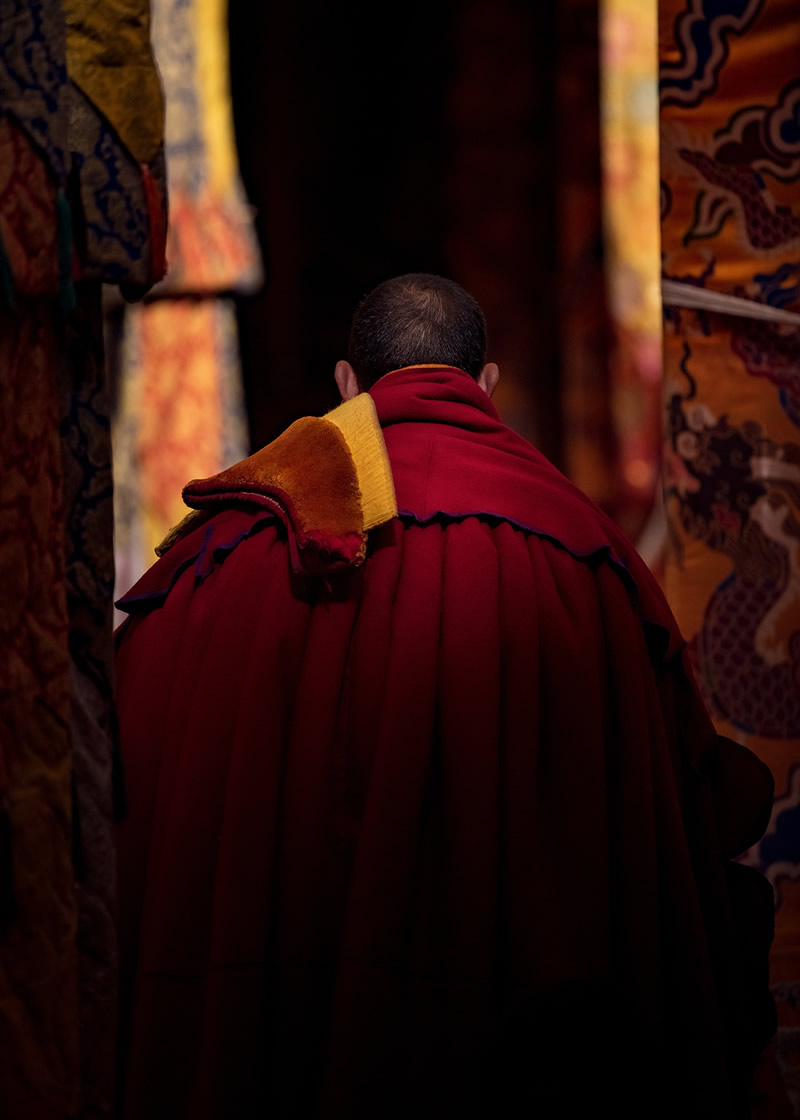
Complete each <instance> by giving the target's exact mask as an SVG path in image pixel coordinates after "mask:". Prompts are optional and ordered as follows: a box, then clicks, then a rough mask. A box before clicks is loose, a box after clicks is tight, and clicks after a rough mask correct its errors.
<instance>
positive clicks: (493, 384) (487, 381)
mask: <svg viewBox="0 0 800 1120" xmlns="http://www.w3.org/2000/svg"><path fill="white" fill-rule="evenodd" d="M499 380H500V367H499V366H498V365H497V362H487V363H486V365H485V366H484V367H483V369H482V370H481V372H480V373H479V374H478V384H479V385H480V387H481V389H483V391H484V393H485V394H486V396H487V397H490V396H491V395H492V393H493V392H494V391H495V389H496V388H497V382H498V381H499Z"/></svg>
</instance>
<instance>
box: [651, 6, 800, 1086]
mask: <svg viewBox="0 0 800 1120" xmlns="http://www.w3.org/2000/svg"><path fill="white" fill-rule="evenodd" d="M659 15H660V31H659V36H660V96H661V139H662V149H661V174H662V183H661V209H662V250H663V256H662V268H663V277H664V279H665V280H669V281H670V282H671V285H670V286H669V287H670V294H669V297H668V298H667V297H665V311H666V323H665V338H664V362H665V402H666V430H665V444H664V454H665V470H666V497H667V503H668V513H669V528H670V535H671V550H670V555H669V557H668V560H667V567H666V574H665V582H666V590H667V594H668V597H669V599H670V602H671V605H672V607H673V609H674V611H675V613H676V615H677V618H678V620H679V623H680V625H681V628H682V630H683V632H684V634H685V636H686V637H687V639H688V640H689V641H690V648H691V652H692V656H693V659H694V663H695V667H696V671H697V675H698V679H699V681H700V684H701V686H702V688H703V690H704V693H705V697H706V700H707V702H708V704H709V707H710V709H711V712H712V714H713V717H714V719H715V722H716V725H717V727H718V730H720V731H721V732H723V733H724V734H727V735H730V736H731V737H733V738H736V739H738V740H739V741H740V742H742V743H744V744H745V745H746V746H748V747H750V748H751V749H752V750H754V751H755V752H756V753H757V754H758V755H760V757H761V758H762V759H763V760H764V761H765V762H766V763H767V764H768V765H769V766H770V768H771V770H772V772H773V775H774V777H775V785H776V790H775V804H774V811H773V815H772V820H771V822H770V826H769V828H768V830H767V833H766V835H765V836H764V838H763V839H762V840H761V842H760V844H759V845H757V846H756V847H755V848H754V849H752V850H751V851H750V852H749V853H748V855H747V856H746V861H747V862H749V863H751V864H752V865H753V866H756V867H758V868H759V869H760V870H761V871H763V873H764V874H765V875H766V876H767V877H768V878H769V880H770V882H771V883H772V886H773V889H774V894H775V905H776V934H775V940H774V944H773V949H772V957H771V979H772V983H773V990H774V993H775V995H776V998H777V1002H778V1009H779V1018H780V1025H781V1029H780V1030H779V1045H780V1048H781V1053H782V1060H783V1064H784V1073H785V1079H786V1082H787V1086H788V1088H789V1091H790V1096H791V1097H792V1099H793V1102H794V1104H795V1106H796V1107H798V1108H800V1064H798V1058H797V1056H795V1057H794V1058H793V1057H792V1053H791V1051H792V1049H795V1050H796V1049H797V1048H796V1044H795V1043H794V1042H793V1040H794V1039H795V1038H796V1037H798V1033H797V1032H798V1029H800V1010H798V1008H799V1007H800V686H799V684H798V682H799V681H800V318H797V320H796V321H792V319H791V318H790V317H788V318H786V317H785V321H784V322H782V321H780V318H781V314H782V313H783V312H786V311H789V312H792V311H793V312H800V243H799V242H798V238H800V127H799V126H798V106H800V76H799V74H800V71H799V68H798V59H800V9H798V6H797V4H796V2H795V0H725V2H717V3H714V4H713V5H712V4H711V3H709V2H708V0H662V2H661V4H660V13H659ZM681 292H683V293H685V295H683V296H682V295H681ZM676 293H677V294H676ZM719 293H721V294H723V295H727V296H734V297H739V298H740V299H741V300H742V301H743V302H742V304H741V305H740V307H739V309H738V310H739V311H740V314H736V315H733V314H720V313H719V310H718V309H717V310H715V309H714V307H715V304H714V296H715V294H719ZM690 297H691V298H690ZM698 301H699V303H700V304H701V305H703V304H704V305H705V306H700V307H697V303H698ZM681 304H683V306H681ZM687 304H692V305H693V306H694V309H688V307H687V306H686V305H687ZM764 315H766V318H763V317H762V318H757V317H756V316H764Z"/></svg>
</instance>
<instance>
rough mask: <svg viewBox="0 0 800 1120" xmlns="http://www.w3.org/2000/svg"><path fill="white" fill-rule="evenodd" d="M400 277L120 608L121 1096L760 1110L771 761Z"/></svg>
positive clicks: (281, 1104)
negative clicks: (760, 867)
mask: <svg viewBox="0 0 800 1120" xmlns="http://www.w3.org/2000/svg"><path fill="white" fill-rule="evenodd" d="M498 376H499V370H498V367H497V365H496V364H494V363H492V362H487V361H486V327H485V321H484V316H483V313H482V312H481V309H480V307H479V306H478V305H477V303H476V302H475V301H474V299H472V297H471V296H470V295H469V294H468V293H466V292H465V291H464V290H463V289H462V288H460V287H459V286H458V285H456V284H455V283H453V282H452V281H450V280H448V279H445V278H443V277H438V276H431V275H427V274H411V275H405V276H400V277H397V278H395V279H391V280H388V281H386V282H385V283H383V284H381V285H379V286H378V287H377V288H376V289H375V290H374V291H372V292H371V293H370V294H368V295H367V296H366V297H365V298H364V300H363V301H362V303H361V305H360V306H359V308H358V309H357V311H356V314H355V317H354V320H353V324H352V329H351V334H350V341H349V353H348V358H347V360H342V361H340V362H338V363H337V365H336V369H335V377H336V383H337V385H338V387H339V390H340V393H341V397H342V401H343V403H342V404H341V406H339V407H338V408H336V409H334V410H333V411H332V412H330V413H328V414H327V415H326V416H323V417H321V418H315V417H305V418H303V419H300V420H298V421H297V422H296V423H295V424H293V425H292V426H291V427H290V428H289V429H287V431H286V432H284V433H283V435H281V436H280V437H279V438H278V439H277V440H275V441H274V442H273V443H271V444H269V445H268V446H267V447H265V448H263V449H262V450H261V451H259V452H257V453H256V454H255V455H253V456H251V457H250V458H248V459H246V460H244V461H243V462H240V463H237V464H235V465H234V466H231V467H230V468H228V469H227V470H224V471H222V472H221V473H220V474H218V475H216V476H214V477H213V478H206V479H200V480H195V481H192V482H189V483H188V485H187V486H186V487H185V489H184V491H183V496H184V500H185V502H186V504H187V506H188V507H189V509H190V512H189V513H188V515H187V517H186V518H185V519H184V521H183V522H181V523H180V525H178V526H177V527H176V528H175V529H174V530H173V531H172V532H171V533H170V535H169V536H168V538H167V539H166V540H165V541H164V543H163V544H162V546H161V547H160V548H159V550H158V551H159V553H160V559H159V560H158V561H157V563H155V564H154V566H153V567H152V568H151V569H150V570H149V571H148V572H147V573H146V575H145V576H144V577H143V578H142V579H141V580H140V581H139V582H138V583H137V584H136V585H135V586H134V587H133V588H132V589H131V591H130V592H129V593H128V594H127V595H126V596H125V597H124V598H123V599H122V600H121V601H120V603H119V604H118V605H119V606H120V607H121V608H122V609H123V610H125V611H127V612H128V614H129V618H128V620H127V621H126V623H125V624H124V625H123V626H122V627H121V629H120V631H119V632H118V660H117V674H118V705H119V718H120V726H121V741H122V752H123V760H124V766H125V772H126V780H127V791H128V801H129V813H128V817H127V819H126V820H125V821H124V822H123V823H122V824H121V826H120V828H119V832H118V837H117V839H118V852H119V876H118V877H119V937H120V953H121V1000H122V1016H121V1026H120V1037H121V1045H120V1055H121V1057H120V1075H119V1115H120V1116H121V1117H124V1118H125V1120H139V1118H141V1120H144V1118H147V1120H154V1118H159V1117H164V1118H167V1117H169V1118H170V1120H178V1118H187V1120H188V1118H192V1120H199V1118H208V1120H211V1118H213V1120H218V1118H227V1117H232V1118H240V1117H242V1118H247V1117H251V1116H252V1117H255V1116H259V1117H262V1116H263V1117H270V1118H272V1117H275V1118H281V1120H283V1118H290V1117H291V1118H303V1120H305V1118H308V1120H340V1118H341V1120H345V1118H346V1120H362V1118H364V1120H366V1118H369V1120H393V1118H398V1120H399V1118H401V1117H402V1118H404V1120H406V1118H411V1117H420V1118H429V1117H430V1118H433V1117H436V1118H441V1117H459V1118H474V1120H488V1118H492V1120H493V1118H498V1120H499V1118H505V1117H512V1116H530V1117H546V1118H551V1117H552V1118H556V1117H558V1118H560V1117H573V1116H574V1117H578V1116H580V1117H584V1116H590V1115H603V1114H609V1115H612V1116H614V1117H626V1118H627V1117H630V1118H634V1117H636V1118H641V1117H648V1118H664V1120H666V1118H668V1117H669V1118H674V1117H676V1116H680V1117H682V1118H686V1117H698V1118H699V1117H703V1118H704V1120H708V1118H716V1117H719V1118H723V1117H724V1118H726V1120H730V1118H734V1120H735V1118H738V1117H742V1118H744V1117H747V1116H748V1115H749V1110H750V1107H751V1103H752V1101H751V1089H750V1079H751V1073H752V1070H753V1067H754V1065H755V1063H756V1060H757V1058H758V1055H759V1053H760V1052H761V1051H762V1049H763V1048H764V1046H765V1045H766V1043H767V1042H768V1041H769V1039H770V1037H771V1036H772V1034H773V1032H774V1030H775V1018H774V1006H773V1004H772V1001H771V998H770V994H769V988H768V975H767V952H768V949H769V944H770V939H771V915H772V896H771V891H770V888H769V886H768V884H767V883H766V881H765V880H764V879H762V878H761V877H760V876H758V875H757V874H756V873H754V872H752V871H751V870H750V869H749V868H747V867H743V866H742V865H740V864H738V863H736V862H735V857H737V856H738V855H740V854H741V853H742V852H743V851H744V850H745V849H746V848H747V847H748V846H749V845H751V844H752V843H754V842H755V841H756V840H757V839H758V838H759V837H760V835H761V834H762V833H763V832H764V831H765V829H766V825H767V822H768V818H769V812H770V804H771V794H772V778H771V775H770V773H769V771H768V770H767V769H766V768H765V767H764V766H763V765H762V764H761V763H759V762H758V761H757V760H756V758H755V757H754V756H753V755H752V754H751V753H750V752H748V751H746V750H744V748H741V747H739V746H738V745H737V744H735V743H733V742H731V741H729V740H725V739H722V738H720V737H719V736H718V735H717V734H716V733H715V731H714V728H713V726H712V724H711V722H710V720H709V717H708V715H707V713H706V711H705V709H704V707H703V704H702V702H701V700H700V698H699V694H698V692H697V689H696V686H695V684H694V681H693V679H692V675H691V670H690V667H689V663H688V660H687V656H686V651H685V644H684V641H683V639H682V637H681V634H680V632H679V630H678V627H677V625H676V623H675V620H674V618H673V616H672V614H671V613H670V610H669V608H668V606H667V604H666V602H665V600H664V597H663V595H662V593H661V591H660V589H659V587H658V585H657V583H656V581H655V580H654V579H653V577H652V576H651V574H650V572H649V571H648V569H647V568H646V566H645V565H644V563H643V562H642V561H641V559H640V558H639V556H638V555H637V553H636V551H635V549H634V548H633V546H632V545H631V544H630V543H629V541H628V540H627V539H626V538H625V537H624V535H623V534H622V532H621V531H620V530H619V528H618V527H617V526H616V525H615V524H614V523H613V522H612V521H611V520H610V519H609V518H608V517H606V516H605V515H604V514H603V513H602V512H601V511H600V510H599V509H598V508H597V507H596V506H595V505H594V504H593V503H592V502H591V501H590V500H589V499H588V498H587V497H586V496H585V495H583V494H582V493H581V492H580V491H579V490H578V489H576V487H575V486H573V485H572V484H571V483H570V482H569V481H568V480H567V479H566V478H565V477H564V476H563V475H562V474H560V473H559V472H558V471H557V470H556V469H555V468H554V467H553V466H552V465H551V464H550V463H549V462H548V461H547V460H546V459H545V458H544V457H543V456H542V455H541V454H540V453H539V452H538V451H537V450H536V449H535V448H534V447H533V446H532V445H531V444H529V443H528V442H526V441H525V440H524V439H522V438H521V437H520V436H519V435H517V434H515V433H514V432H513V431H512V430H510V429H509V428H508V427H506V426H505V425H504V424H503V422H502V420H501V419H500V417H499V415H498V413H497V411H496V409H495V407H494V405H493V404H492V401H491V396H492V393H493V390H494V388H495V386H496V384H497V380H498Z"/></svg>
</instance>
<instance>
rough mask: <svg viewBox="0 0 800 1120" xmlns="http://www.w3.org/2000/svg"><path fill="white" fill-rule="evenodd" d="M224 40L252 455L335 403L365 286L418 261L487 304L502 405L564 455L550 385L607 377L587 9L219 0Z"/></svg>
mask: <svg viewBox="0 0 800 1120" xmlns="http://www.w3.org/2000/svg"><path fill="white" fill-rule="evenodd" d="M229 30H230V53H231V86H232V97H233V109H234V120H235V127H236V138H237V146H238V153H239V161H240V168H241V174H242V179H243V182H244V186H245V190H246V193H247V195H248V197H249V199H250V201H251V202H252V203H253V205H254V207H255V209H256V215H257V216H256V224H257V232H258V236H259V240H260V243H261V249H262V253H263V259H264V268H265V283H264V286H263V288H262V289H261V290H260V291H259V292H257V293H256V294H254V295H249V296H244V297H239V298H238V300H237V303H238V314H239V328H240V345H241V351H242V364H243V371H244V380H245V392H246V399H247V406H248V414H249V421H250V432H251V442H252V445H253V448H256V447H259V446H261V445H262V444H264V443H266V442H267V441H268V440H270V439H272V438H274V437H275V436H276V435H277V434H279V432H281V431H282V430H283V429H284V428H285V427H286V426H287V424H289V423H291V421H292V420H294V419H296V418H297V416H299V415H304V414H319V413H321V412H324V411H326V410H327V409H329V408H332V407H333V406H335V405H336V404H337V403H338V394H337V392H336V390H335V387H334V384H333V377H332V375H333V366H334V363H335V362H336V360H337V359H338V358H340V357H343V356H344V355H345V348H346V342H347V329H348V324H349V320H350V316H351V315H352V312H353V309H354V307H355V305H356V303H357V302H358V300H359V299H360V298H361V296H362V295H364V294H365V292H367V291H368V290H370V288H372V287H373V286H374V285H375V284H377V283H379V282H380V281H381V280H384V279H386V278H387V277H389V276H392V275H397V274H399V273H402V272H409V271H430V272H438V273H442V274H445V275H448V276H451V277H452V278H453V279H455V280H457V281H458V282H459V283H461V284H463V285H464V287H466V288H467V289H468V290H469V291H471V292H472V294H473V295H474V296H475V297H476V298H477V299H478V301H479V302H480V303H481V304H482V306H483V308H484V310H485V312H486V315H487V320H488V325H489V358H490V359H493V360H495V361H498V362H499V364H500V367H501V373H502V374H503V377H502V380H501V385H500V388H499V389H498V392H497V395H496V398H495V400H496V403H497V404H498V407H499V408H500V411H501V413H502V414H503V416H504V418H505V419H506V420H507V422H509V423H510V424H511V425H512V426H513V427H516V428H517V430H518V431H520V432H522V434H524V435H526V436H527V437H528V438H530V439H533V440H534V441H535V442H537V444H538V445H539V446H540V447H541V448H542V450H543V451H544V452H545V453H546V454H547V455H548V456H549V457H550V458H551V459H553V460H554V461H555V462H556V463H557V465H563V455H564V438H565V416H564V408H563V407H562V403H561V402H562V397H563V389H564V380H565V378H573V379H574V378H575V377H577V378H578V379H580V378H584V379H586V378H588V379H589V380H592V379H594V380H595V381H597V380H598V379H600V380H602V379H603V378H604V377H605V376H606V340H605V332H604V319H603V316H602V315H601V314H600V313H599V311H600V309H602V307H603V305H604V293H603V279H602V237H601V234H600V229H601V218H600V201H599V181H600V173H599V147H598V110H597V105H598V92H597V91H598V66H597V10H596V0H570V2H569V3H566V4H556V3H555V2H549V3H543V4H537V5H533V4H531V3H530V2H529V0H495V2H486V0H463V2H460V3H458V2H455V0H453V2H441V3H431V2H430V0H427V2H424V0H407V2H405V3H403V4H392V3H388V4H382V5H378V4H374V3H373V4H366V3H363V2H354V3H330V2H323V0H307V2H306V3H304V4H303V5H293V4H289V5H286V4H281V5H278V4H272V3H266V4H253V3H252V2H251V0H230V5H229ZM576 340H577V345H576ZM565 362H566V363H568V364H569V368H565ZM567 419H568V417H567Z"/></svg>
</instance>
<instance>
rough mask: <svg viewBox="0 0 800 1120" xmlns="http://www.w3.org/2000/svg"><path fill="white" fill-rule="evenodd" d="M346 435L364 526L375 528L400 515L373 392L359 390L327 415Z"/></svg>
mask: <svg viewBox="0 0 800 1120" xmlns="http://www.w3.org/2000/svg"><path fill="white" fill-rule="evenodd" d="M323 419H324V420H329V421H330V423H331V424H334V425H335V426H336V427H337V428H338V429H339V431H340V432H341V433H342V435H343V436H344V439H345V442H346V444H347V446H348V449H349V451H350V454H351V455H352V457H353V463H354V465H355V468H356V477H357V479H358V489H359V490H360V492H361V511H362V515H363V518H364V530H365V531H366V530H368V529H374V528H375V527H376V526H377V525H383V523H384V522H385V521H391V519H392V518H393V517H396V516H397V501H396V499H395V494H394V481H393V479H392V468H391V466H390V465H389V455H388V453H387V451H386V444H385V443H384V440H383V432H382V431H381V426H380V423H379V422H378V414H377V412H376V411H375V404H374V402H373V400H372V397H371V396H370V395H369V393H359V394H358V396H357V397H353V398H352V400H349V401H345V402H344V404H340V405H339V407H338V408H335V409H333V411H332V412H328V413H326V414H325V416H324V417H323Z"/></svg>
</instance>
